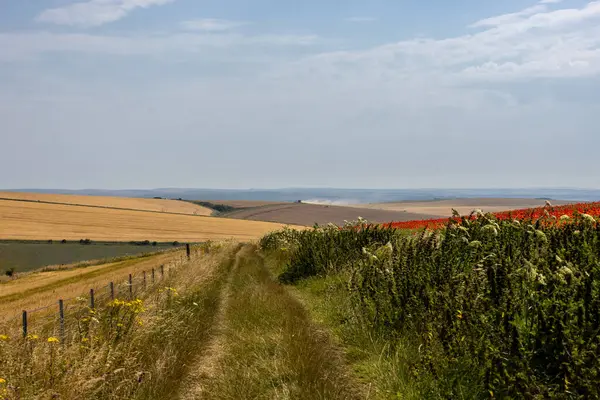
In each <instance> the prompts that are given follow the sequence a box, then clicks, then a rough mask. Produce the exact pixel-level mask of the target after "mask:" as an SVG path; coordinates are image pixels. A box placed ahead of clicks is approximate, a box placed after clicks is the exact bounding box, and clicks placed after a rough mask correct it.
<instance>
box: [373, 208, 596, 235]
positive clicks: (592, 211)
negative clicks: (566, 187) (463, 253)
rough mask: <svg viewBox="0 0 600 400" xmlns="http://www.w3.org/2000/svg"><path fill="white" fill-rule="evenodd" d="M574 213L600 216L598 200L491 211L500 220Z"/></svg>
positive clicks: (438, 223)
mask: <svg viewBox="0 0 600 400" xmlns="http://www.w3.org/2000/svg"><path fill="white" fill-rule="evenodd" d="M575 214H588V215H591V216H594V217H598V216H600V202H594V203H577V204H568V205H563V206H556V207H554V206H552V205H551V204H549V203H548V204H547V205H546V206H545V207H539V208H528V209H522V210H513V211H503V212H497V213H493V215H494V217H495V218H496V219H498V220H502V221H503V220H507V219H516V220H527V219H530V220H533V219H538V218H541V217H544V216H548V217H551V218H552V217H553V218H557V219H560V218H561V217H565V216H567V217H573V216H574V215H575ZM563 219H564V218H563ZM448 221H449V219H448V218H438V219H428V220H415V221H405V222H391V223H389V224H385V226H389V227H391V228H395V229H423V228H429V229H436V228H441V227H444V226H446V225H447V224H448Z"/></svg>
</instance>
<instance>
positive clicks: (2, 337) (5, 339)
mask: <svg viewBox="0 0 600 400" xmlns="http://www.w3.org/2000/svg"><path fill="white" fill-rule="evenodd" d="M9 340H10V337H9V336H7V335H0V342H8V341H9Z"/></svg>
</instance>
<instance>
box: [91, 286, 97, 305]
mask: <svg viewBox="0 0 600 400" xmlns="http://www.w3.org/2000/svg"><path fill="white" fill-rule="evenodd" d="M95 307H96V302H95V301H94V289H90V308H91V309H92V310H93V309H94V308H95Z"/></svg>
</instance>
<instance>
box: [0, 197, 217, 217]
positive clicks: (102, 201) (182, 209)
mask: <svg viewBox="0 0 600 400" xmlns="http://www.w3.org/2000/svg"><path fill="white" fill-rule="evenodd" d="M0 199H13V200H27V201H41V202H48V203H61V204H72V205H84V206H94V207H109V208H123V209H130V210H142V211H153V212H167V213H177V214H191V215H211V213H212V210H210V209H208V208H206V207H202V206H199V205H197V204H193V203H188V202H187V201H180V200H166V199H141V198H131V197H110V196H82V195H70V194H45V193H20V192H0Z"/></svg>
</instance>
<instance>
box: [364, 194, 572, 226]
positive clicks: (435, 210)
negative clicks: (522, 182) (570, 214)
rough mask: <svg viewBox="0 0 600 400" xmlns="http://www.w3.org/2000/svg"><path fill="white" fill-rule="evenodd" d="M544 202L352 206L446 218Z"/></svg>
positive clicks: (525, 206)
mask: <svg viewBox="0 0 600 400" xmlns="http://www.w3.org/2000/svg"><path fill="white" fill-rule="evenodd" d="M569 203H571V202H568V201H552V204H554V205H563V204H569ZM544 204H545V200H540V199H453V200H432V201H417V202H412V201H401V202H397V203H373V204H356V205H353V206H352V207H360V208H363V209H369V210H386V211H400V212H407V213H414V214H427V215H433V216H434V218H445V217H450V216H451V215H452V209H455V210H457V211H458V212H459V213H460V214H461V215H466V214H469V213H471V211H473V210H476V209H480V210H482V211H483V212H501V211H510V210H519V209H524V208H536V207H541V206H544ZM415 219H419V218H415ZM398 221H400V220H398Z"/></svg>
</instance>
